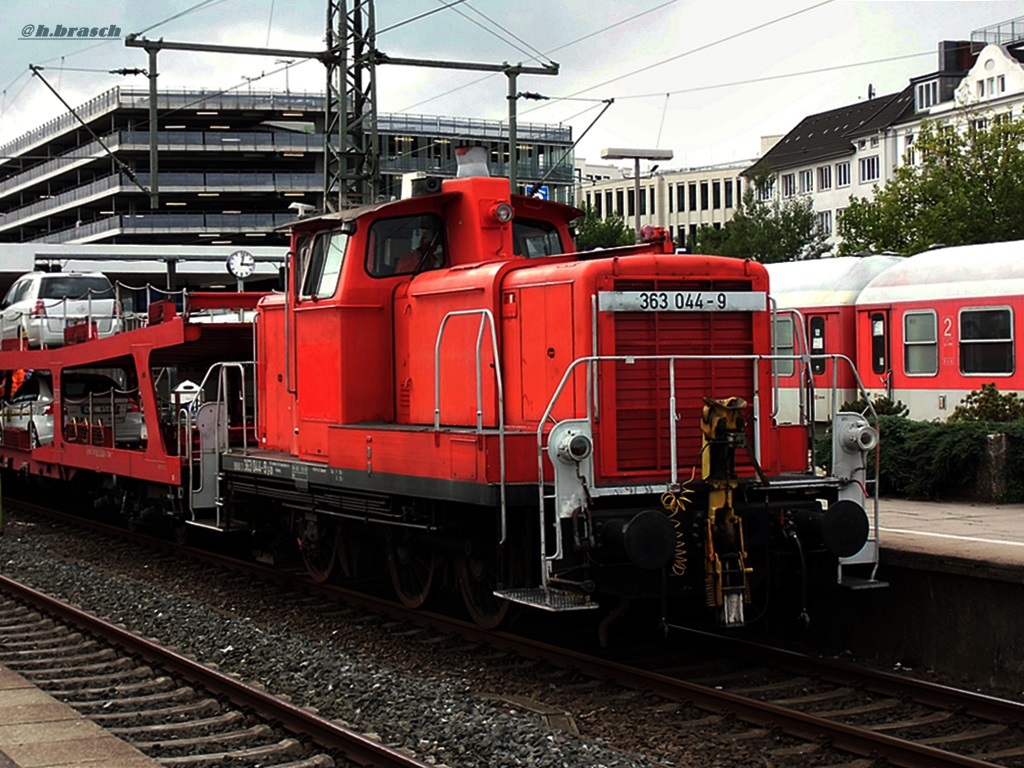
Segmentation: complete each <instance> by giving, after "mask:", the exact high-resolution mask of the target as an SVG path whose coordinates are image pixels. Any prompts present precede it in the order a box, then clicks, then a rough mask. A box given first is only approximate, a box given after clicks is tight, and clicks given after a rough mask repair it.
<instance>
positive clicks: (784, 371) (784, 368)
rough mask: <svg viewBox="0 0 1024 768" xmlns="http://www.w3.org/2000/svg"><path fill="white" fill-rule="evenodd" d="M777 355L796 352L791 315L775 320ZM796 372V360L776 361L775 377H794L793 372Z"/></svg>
mask: <svg viewBox="0 0 1024 768" xmlns="http://www.w3.org/2000/svg"><path fill="white" fill-rule="evenodd" d="M775 354H777V355H792V354H795V352H794V344H793V318H792V317H791V316H789V315H785V316H783V317H776V318H775ZM795 370H796V361H795V360H776V361H775V375H776V376H779V377H782V376H792V375H793V371H795Z"/></svg>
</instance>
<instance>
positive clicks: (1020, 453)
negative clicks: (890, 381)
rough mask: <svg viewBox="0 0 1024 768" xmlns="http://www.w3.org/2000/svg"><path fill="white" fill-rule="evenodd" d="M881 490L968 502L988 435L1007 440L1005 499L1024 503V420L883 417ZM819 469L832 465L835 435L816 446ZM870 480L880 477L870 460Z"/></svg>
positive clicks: (881, 424)
mask: <svg viewBox="0 0 1024 768" xmlns="http://www.w3.org/2000/svg"><path fill="white" fill-rule="evenodd" d="M878 421H879V423H878V428H879V434H880V437H881V440H880V446H881V448H880V450H881V453H880V454H879V458H878V467H879V470H878V477H879V490H880V492H881V493H882V494H883V495H891V496H905V497H907V498H911V499H932V500H942V499H950V498H965V497H968V496H969V495H970V493H971V490H972V489H973V488H974V485H975V481H976V479H977V476H978V470H979V468H980V467H981V463H982V461H983V459H984V456H985V451H986V449H987V446H988V435H991V434H998V433H1003V434H1005V435H1006V436H1007V457H1006V458H1007V460H1006V471H1007V477H1006V496H1005V498H1003V499H999V501H1003V502H1021V501H1024V421H1016V422H1009V423H1006V422H988V421H973V422H971V421H958V422H952V421H950V422H945V423H940V422H928V421H912V420H910V419H908V418H905V417H904V416H892V415H887V416H880V417H879V419H878ZM815 449H816V454H815V455H816V458H817V461H818V465H819V466H821V467H823V468H825V469H828V468H829V467H830V465H831V457H832V444H831V435H826V436H825V437H823V438H821V439H820V440H818V441H817V442H816V443H815ZM868 463H869V466H868V476H869V478H872V479H873V478H874V477H875V466H874V456H873V454H871V455H869V462H868Z"/></svg>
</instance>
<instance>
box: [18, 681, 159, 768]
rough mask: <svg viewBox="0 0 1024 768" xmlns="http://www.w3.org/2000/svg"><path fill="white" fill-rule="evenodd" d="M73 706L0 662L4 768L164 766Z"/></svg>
mask: <svg viewBox="0 0 1024 768" xmlns="http://www.w3.org/2000/svg"><path fill="white" fill-rule="evenodd" d="M159 765H160V763H158V762H157V761H156V760H152V759H150V758H148V757H146V756H145V755H143V754H142V753H141V752H139V751H138V750H137V749H135V747H133V746H131V745H130V744H127V743H126V742H124V741H121V740H120V739H118V738H116V737H115V736H111V735H110V734H109V733H107V732H106V731H104V730H103V729H102V728H100V726H98V725H96V724H95V723H93V722H91V721H89V720H87V719H85V718H84V717H82V716H81V715H79V714H78V713H77V712H75V711H74V710H73V709H71V707H69V706H67V705H66V704H62V703H61V702H59V701H57V700H56V699H54V698H53V697H51V696H49V695H47V694H46V693H44V692H43V691H41V690H40V689H39V688H36V687H35V685H33V684H32V683H30V682H29V681H27V680H26V679H25V678H23V677H21V676H20V675H18V674H15V673H14V672H12V671H10V670H9V669H6V668H5V667H2V666H0V768H56V767H57V766H60V768H158V766H159Z"/></svg>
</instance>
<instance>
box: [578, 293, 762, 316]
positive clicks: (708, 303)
mask: <svg viewBox="0 0 1024 768" xmlns="http://www.w3.org/2000/svg"><path fill="white" fill-rule="evenodd" d="M766 307H767V297H766V295H765V294H764V292H762V291H601V292H600V293H598V294H597V308H598V309H599V310H600V311H602V312H763V311H764V310H765V308H766Z"/></svg>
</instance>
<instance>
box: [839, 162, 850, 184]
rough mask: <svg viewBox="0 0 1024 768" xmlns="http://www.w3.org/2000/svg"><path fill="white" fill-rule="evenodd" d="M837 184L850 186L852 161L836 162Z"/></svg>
mask: <svg viewBox="0 0 1024 768" xmlns="http://www.w3.org/2000/svg"><path fill="white" fill-rule="evenodd" d="M836 186H837V187H848V186H850V163H849V161H847V162H845V163H836Z"/></svg>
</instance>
